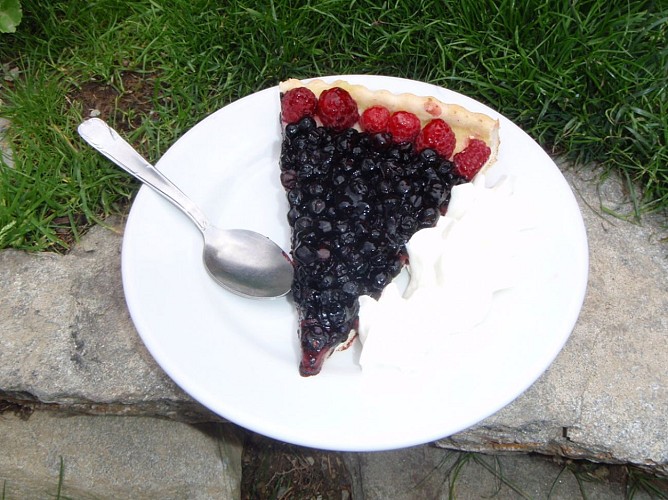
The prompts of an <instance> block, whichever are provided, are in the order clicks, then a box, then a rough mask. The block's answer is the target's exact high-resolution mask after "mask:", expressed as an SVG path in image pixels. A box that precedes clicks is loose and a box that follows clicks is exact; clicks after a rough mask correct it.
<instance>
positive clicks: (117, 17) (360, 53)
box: [0, 0, 668, 251]
mask: <svg viewBox="0 0 668 500" xmlns="http://www.w3.org/2000/svg"><path fill="white" fill-rule="evenodd" d="M22 3H23V11H24V18H23V21H22V23H21V25H20V26H19V28H18V30H17V32H16V33H15V34H5V35H2V36H1V37H0V64H2V69H1V70H0V77H3V80H2V89H0V100H1V101H2V102H1V105H2V107H1V108H0V116H4V117H6V118H8V119H9V120H11V123H12V126H11V128H10V129H9V130H8V132H7V139H8V140H9V142H10V143H11V147H12V149H13V157H14V163H15V166H14V167H13V168H10V167H9V166H7V165H0V248H18V249H29V250H47V249H51V250H57V251H64V250H66V249H67V247H68V245H69V244H70V243H71V242H72V241H74V240H76V238H77V237H78V234H79V233H80V232H81V231H82V230H84V229H85V228H86V226H87V225H89V224H91V223H94V222H96V221H100V220H101V219H103V218H104V217H105V216H107V215H109V214H112V213H122V212H124V211H125V210H127V205H128V202H129V201H130V200H131V199H132V196H133V195H134V193H135V192H136V189H137V184H136V183H135V182H134V181H132V180H130V179H129V178H128V177H127V175H126V174H124V173H122V172H120V171H119V170H118V169H117V168H116V167H114V166H112V165H110V164H109V163H108V162H107V161H106V160H104V159H102V158H101V157H99V156H98V155H96V154H94V153H93V152H92V151H91V150H90V149H89V148H88V147H87V146H85V145H84V144H83V143H82V141H81V140H80V139H79V138H78V137H77V136H76V133H75V128H76V125H77V124H78V123H79V122H80V121H81V120H82V119H83V118H84V117H86V116H87V115H88V113H89V111H90V109H88V107H87V104H88V102H87V101H86V99H84V96H85V95H86V91H87V90H88V91H91V90H95V89H97V90H99V89H100V88H102V87H104V88H106V89H108V90H109V89H110V90H111V91H113V92H112V93H110V94H109V96H110V101H109V104H110V106H111V109H109V110H107V111H108V112H106V113H105V114H103V118H105V119H107V120H108V121H110V122H112V124H113V125H114V126H116V127H118V128H121V129H122V130H124V132H125V133H126V134H127V135H128V136H129V138H130V140H131V142H133V143H134V144H135V145H136V146H137V147H138V148H140V149H141V150H142V151H143V152H144V153H145V154H146V155H148V156H149V157H150V158H152V159H157V158H158V157H159V156H160V155H161V154H162V153H164V152H165V150H166V149H167V148H168V147H169V145H171V144H172V143H173V142H174V141H175V140H176V139H177V138H178V137H179V136H180V135H181V134H183V133H184V132H185V131H186V130H187V129H188V128H190V127H192V126H193V125H194V124H195V123H197V122H198V121H200V120H201V119H202V118H203V117H205V116H206V115H207V114H209V113H211V112H213V111H215V110H216V109H218V108H220V107H221V106H224V105H225V104H227V103H229V102H231V101H233V100H235V99H238V98H239V97H242V96H245V95H248V94H250V93H252V92H255V91H258V90H261V89H263V88H266V87H269V86H273V85H275V84H276V83H277V82H278V81H280V80H281V79H285V78H287V77H291V76H294V77H309V76H314V75H325V74H346V73H370V74H385V75H392V76H400V77H406V78H412V79H417V80H424V81H428V82H432V83H435V84H438V85H442V86H446V87H449V88H452V89H453V90H456V91H459V92H462V93H465V94H468V95H470V96H471V97H474V98H476V99H478V100H480V101H482V102H485V103H486V104H489V105H490V106H492V107H493V108H495V109H497V110H499V111H500V112H501V113H503V114H504V115H506V116H507V117H509V118H510V119H512V120H513V121H515V122H516V123H517V124H518V125H520V126H521V127H522V128H523V129H524V130H526V131H527V132H528V133H529V134H530V135H531V136H532V137H534V138H535V139H536V140H537V141H539V143H540V144H541V145H543V147H544V148H546V149H547V150H548V151H550V152H551V153H554V154H555V155H556V154H559V155H561V156H564V155H565V156H566V157H567V158H568V159H569V160H571V161H573V162H578V163H582V164H589V163H591V162H595V163H597V164H600V165H602V166H603V167H604V168H605V169H606V171H607V172H616V173H619V174H620V175H621V176H622V177H623V178H624V179H626V180H627V182H628V185H629V194H630V196H631V197H632V199H633V201H634V204H635V209H636V211H635V214H636V215H638V214H640V213H643V212H646V211H662V210H665V209H666V208H667V207H668V147H667V142H668V98H667V96H666V92H667V88H668V6H667V5H666V3H665V2H664V1H622V0H605V1H604V0H589V1H578V2H573V1H571V0H556V1H548V0H529V1H527V2H525V3H524V5H523V8H517V4H516V2H515V1H513V0H498V1H496V0H482V1H480V2H474V3H466V2H443V1H440V0H406V1H402V2H399V1H383V2H378V1H375V0H310V1H308V0H307V1H297V0H288V1H280V2H278V1H275V0H256V1H249V0H228V1H227V2H225V3H224V5H221V4H222V3H217V2H211V1H207V0H189V1H182V0H178V1H176V0H175V1H173V2H164V1H160V0H152V1H146V0H141V1H140V0H134V1H133V0H127V1H125V0H124V1H120V0H97V1H88V0H86V1H84V0H70V1H52V0H49V1H46V0H25V1H24V2H22ZM129 75H134V76H135V77H137V78H139V79H140V81H141V88H139V89H137V88H130V87H129V80H128V77H129ZM133 81H134V82H137V80H136V79H135V80H133ZM91 85H94V87H91ZM89 93H90V92H89ZM139 95H141V96H143V99H142V100H141V102H140V103H139V104H138V103H137V102H134V101H133V98H135V97H137V96H139ZM268 119H273V118H271V117H269V118H268Z"/></svg>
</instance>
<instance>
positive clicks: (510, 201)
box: [359, 174, 534, 371]
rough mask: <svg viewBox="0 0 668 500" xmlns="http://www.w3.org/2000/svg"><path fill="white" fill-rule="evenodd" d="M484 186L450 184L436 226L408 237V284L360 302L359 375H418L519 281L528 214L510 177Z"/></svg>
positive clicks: (481, 180)
mask: <svg viewBox="0 0 668 500" xmlns="http://www.w3.org/2000/svg"><path fill="white" fill-rule="evenodd" d="M485 183H486V178H485V176H484V175H482V174H479V175H477V176H476V177H475V179H474V180H473V181H472V182H469V183H467V184H461V185H458V186H455V187H454V188H453V189H452V195H451V199H450V203H449V205H448V211H447V213H446V214H445V215H444V216H442V217H441V218H440V219H439V220H438V223H437V224H436V226H435V227H433V228H427V229H422V230H420V231H418V232H417V233H415V235H414V236H413V237H412V238H411V240H410V241H409V242H408V244H407V245H406V247H407V250H408V262H409V264H408V266H407V268H408V275H409V277H410V281H409V282H408V285H407V286H402V280H403V282H404V283H405V279H406V277H405V276H402V275H399V276H398V277H397V279H395V281H393V282H392V283H390V284H389V285H388V286H387V287H386V288H385V290H384V291H383V293H382V294H381V296H380V298H379V299H378V300H375V299H373V298H371V297H368V296H363V297H360V315H359V337H360V340H361V341H362V353H361V356H360V364H361V365H362V368H363V370H365V371H366V370H369V369H378V368H394V369H399V370H402V371H416V370H419V369H420V368H421V367H422V366H424V365H425V364H426V361H427V360H428V358H429V356H430V355H432V356H433V355H434V353H438V352H440V351H442V349H444V348H447V344H448V342H449V339H450V338H451V336H452V335H456V334H463V333H467V332H471V331H472V330H473V329H474V328H475V327H476V326H477V325H479V324H480V323H482V322H483V321H484V319H485V318H486V316H487V315H488V313H489V310H490V308H491V306H492V297H493V295H494V294H495V293H497V292H499V291H500V290H504V289H507V288H510V287H513V286H515V284H516V283H517V282H518V280H521V279H522V276H523V266H522V261H523V255H526V251H528V249H529V245H528V244H527V233H530V231H527V230H528V229H530V228H531V227H533V225H534V223H533V221H532V220H531V215H530V214H528V213H526V212H527V210H526V204H524V205H523V204H522V200H521V198H522V197H521V194H518V191H517V189H516V187H517V186H516V184H517V183H516V180H515V179H513V178H509V177H504V178H502V179H501V180H499V181H498V182H497V183H496V185H494V186H492V187H487V186H486V185H485ZM403 288H405V290H403V291H402V289H403Z"/></svg>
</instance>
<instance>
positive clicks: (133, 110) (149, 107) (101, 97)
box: [68, 71, 157, 132]
mask: <svg viewBox="0 0 668 500" xmlns="http://www.w3.org/2000/svg"><path fill="white" fill-rule="evenodd" d="M155 93H156V75H155V74H151V73H149V74H139V73H135V72H132V71H125V72H121V73H120V82H119V83H118V84H117V85H111V84H108V83H104V82H99V81H95V80H93V81H90V82H86V83H84V84H83V85H81V86H80V87H79V88H77V89H75V90H73V91H72V92H71V93H70V94H69V96H68V99H69V100H70V102H71V103H72V104H77V105H79V106H81V109H82V112H83V116H84V118H89V117H92V116H97V117H99V118H101V119H102V120H104V121H106V122H109V123H110V124H112V125H113V126H114V128H116V129H118V130H120V131H124V132H128V131H130V130H134V129H136V128H137V127H139V126H140V125H141V122H142V120H145V119H146V117H147V116H148V117H151V118H154V117H157V116H156V111H155V109H154V107H153V103H154V100H153V99H154V97H155Z"/></svg>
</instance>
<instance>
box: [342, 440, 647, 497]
mask: <svg viewBox="0 0 668 500" xmlns="http://www.w3.org/2000/svg"><path fill="white" fill-rule="evenodd" d="M344 455H345V459H346V465H347V466H348V469H349V471H350V472H351V476H352V483H353V492H352V497H353V498H364V499H365V500H385V499H387V498H392V499H393V500H414V499H416V498H429V499H434V500H436V499H443V500H446V499H452V498H455V499H457V500H467V499H472V500H473V499H476V500H477V499H480V498H493V499H495V500H496V499H498V500H511V499H512V500H515V499H518V498H535V499H539V498H549V499H552V500H560V499H563V500H567V499H568V500H571V499H577V498H587V499H590V500H594V499H597V500H617V499H618V500H623V499H626V498H627V496H626V487H625V484H624V478H623V477H619V478H617V477H615V475H614V472H615V471H614V469H611V468H610V467H606V466H598V467H591V468H590V469H589V470H587V471H581V470H577V469H576V468H575V467H572V464H568V463H566V462H556V461H553V460H550V459H548V458H545V457H537V456H527V455H497V456H490V455H482V454H473V453H463V452H455V451H448V450H443V449H438V448H435V447H432V446H416V447H413V448H406V449H403V450H397V451H388V452H379V453H355V454H354V453H346V454H344ZM634 498H637V499H638V500H639V499H641V498H643V499H646V498H650V497H649V496H648V495H646V494H644V493H638V494H636V495H635V496H634Z"/></svg>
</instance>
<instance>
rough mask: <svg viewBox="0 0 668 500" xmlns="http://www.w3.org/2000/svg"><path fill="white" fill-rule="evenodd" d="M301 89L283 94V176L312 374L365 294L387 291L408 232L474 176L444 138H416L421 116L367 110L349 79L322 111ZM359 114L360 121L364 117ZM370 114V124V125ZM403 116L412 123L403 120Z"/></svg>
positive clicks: (307, 371) (352, 325)
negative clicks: (459, 165)
mask: <svg viewBox="0 0 668 500" xmlns="http://www.w3.org/2000/svg"><path fill="white" fill-rule="evenodd" d="M294 90H297V89H293V90H290V91H288V92H287V93H284V94H282V96H281V104H282V119H283V126H284V130H283V140H282V146H281V157H280V169H281V177H280V178H281V184H282V185H283V187H284V189H285V191H286V194H287V200H288V203H289V206H290V209H289V212H288V215H287V218H288V223H289V224H290V228H291V235H292V236H291V244H292V257H293V262H294V265H295V277H294V281H293V285H292V296H293V299H294V302H295V304H296V306H297V310H298V314H299V338H300V342H301V348H302V359H301V361H300V366H299V371H300V374H301V375H302V376H312V375H316V374H318V373H319V372H320V370H321V368H322V365H323V363H324V361H325V359H326V358H327V357H329V355H330V354H332V352H333V351H334V350H335V349H337V348H339V347H345V346H346V345H347V343H348V342H349V339H350V337H351V334H353V335H354V333H355V332H356V330H357V321H358V313H359V300H358V299H359V297H360V296H361V295H369V296H371V297H374V298H378V297H379V296H380V294H381V292H382V290H383V289H384V288H385V286H386V285H388V284H389V283H390V282H391V281H392V279H393V278H394V277H396V276H397V274H399V272H400V271H401V269H402V267H403V265H404V264H405V263H406V259H407V254H406V243H407V242H408V240H409V239H410V238H411V236H413V234H414V233H415V232H416V231H418V230H419V229H422V228H427V227H433V226H434V225H435V223H436V221H437V220H438V218H439V215H440V214H442V213H445V210H446V208H447V204H448V201H449V198H450V190H451V188H452V187H453V186H455V185H457V184H461V183H465V182H467V181H468V178H467V177H464V176H462V175H460V174H459V173H458V172H457V169H456V168H455V164H454V163H453V162H452V161H450V160H449V159H446V158H444V157H443V156H441V155H439V153H437V151H436V149H437V148H432V147H427V146H424V147H423V148H418V147H417V146H416V141H415V140H414V139H415V138H416V137H417V136H418V133H419V132H420V128H419V120H418V128H417V129H416V126H415V120H413V119H412V117H410V116H409V117H408V119H406V115H403V116H402V115H399V116H400V117H401V118H402V119H401V120H396V119H395V120H394V121H395V122H397V123H400V124H399V125H397V124H396V123H394V124H393V122H392V120H391V119H390V120H388V116H389V114H388V113H385V112H383V111H382V110H379V109H376V110H373V111H372V115H371V116H369V114H368V113H367V115H364V114H362V117H361V118H360V116H359V114H358V110H357V107H356V105H355V109H353V106H352V105H351V101H352V102H353V103H354V101H353V100H352V98H351V97H350V95H346V94H347V92H346V91H345V90H343V89H340V88H334V89H332V91H329V92H323V93H322V95H321V97H320V100H319V102H318V106H317V109H316V111H315V114H313V113H311V111H310V110H311V109H312V105H311V104H310V103H311V102H312V99H311V98H310V97H308V96H305V95H304V94H305V92H304V90H303V88H302V89H299V91H300V95H299V99H295V98H294V96H292V97H291V96H290V93H291V92H293V91H294ZM294 101H297V102H299V103H300V104H299V108H300V109H308V111H306V112H303V113H301V112H295V110H294V109H292V108H290V104H289V103H291V102H294ZM303 102H309V105H308V106H304V105H303V104H301V103H303ZM337 103H338V104H337ZM321 110H322V112H323V113H324V114H323V115H322V117H321V116H320V114H319V113H320V112H321ZM295 115H301V116H295ZM395 115H396V113H395ZM286 116H287V117H290V118H292V120H291V121H288V120H285V118H286ZM353 117H354V121H353ZM358 120H359V122H361V125H360V126H357V127H355V125H358V123H359V122H358ZM365 122H369V124H370V125H369V126H368V129H370V132H367V131H364V128H365ZM386 123H387V124H388V125H385V124H386ZM401 123H403V124H405V126H406V130H399V129H397V127H401ZM344 125H345V126H344ZM358 128H361V129H362V130H361V131H360V130H358ZM436 128H439V130H440V129H442V128H443V127H441V126H440V124H439V127H436ZM377 130H386V131H382V132H377ZM391 130H394V131H395V134H396V135H397V136H399V138H400V139H401V140H397V138H395V137H393V135H392V133H391V132H390V131H391ZM406 138H409V139H408V140H406ZM444 141H445V142H449V141H450V138H449V136H448V137H446V138H445V139H441V138H439V137H431V136H430V140H426V141H423V142H424V143H425V144H426V145H431V144H434V145H439V146H440V144H441V143H442V142H444ZM483 144H484V143H483ZM472 156H474V155H471V157H472ZM475 156H480V155H479V148H477V149H476V155H475ZM481 165H482V164H481ZM468 173H469V172H468V171H467V174H468Z"/></svg>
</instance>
